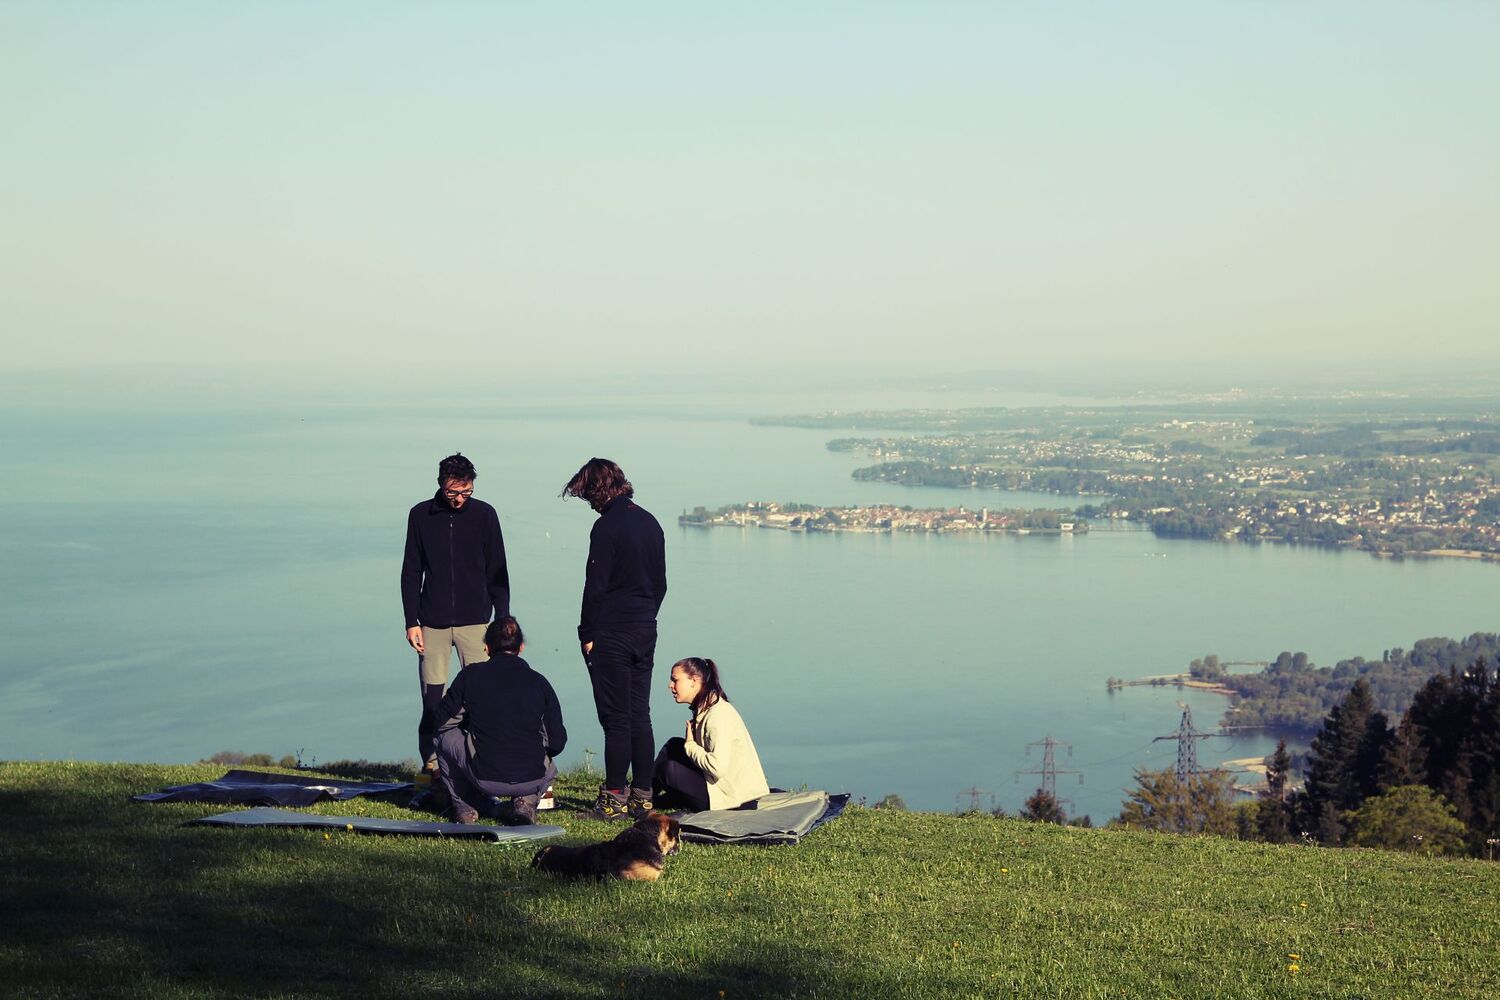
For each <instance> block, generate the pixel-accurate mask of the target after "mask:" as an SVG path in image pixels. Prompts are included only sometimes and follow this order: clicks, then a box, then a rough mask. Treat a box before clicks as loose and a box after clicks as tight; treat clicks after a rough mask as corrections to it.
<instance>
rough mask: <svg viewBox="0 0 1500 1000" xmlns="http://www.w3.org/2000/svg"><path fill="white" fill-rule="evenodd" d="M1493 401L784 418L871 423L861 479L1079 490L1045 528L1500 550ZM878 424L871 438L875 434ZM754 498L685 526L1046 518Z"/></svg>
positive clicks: (1002, 527) (851, 426)
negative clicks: (1100, 525) (1112, 527)
mask: <svg viewBox="0 0 1500 1000" xmlns="http://www.w3.org/2000/svg"><path fill="white" fill-rule="evenodd" d="M1496 405H1497V404H1496V402H1495V401H1494V400H1492V399H1491V400H1485V399H1475V400H1451V399H1450V400H1440V401H1433V400H1430V399H1429V400H1426V401H1423V400H1417V399H1407V398H1403V397H1401V396H1399V395H1391V394H1369V395H1359V394H1342V395H1340V396H1338V397H1333V398H1300V397H1299V398H1277V397H1269V398H1268V397H1258V398H1251V397H1249V396H1242V395H1237V394H1235V393H1227V394H1223V395H1220V396H1216V397H1211V398H1203V399H1197V400H1193V401H1189V402H1183V403H1177V404H1173V405H1157V406H1115V407H1088V408H1058V407H1053V408H1031V409H1026V408H1019V409H1010V408H1003V407H994V408H977V409H960V410H899V411H864V412H858V413H851V412H842V413H841V412H828V413H820V414H810V415H801V416H786V417H776V418H768V419H764V420H760V421H757V422H758V423H763V424H768V425H778V426H792V427H804V428H821V429H828V430H830V431H836V430H843V431H846V432H847V431H849V430H856V431H861V432H865V433H864V434H862V435H861V436H857V437H855V436H842V437H836V438H833V439H832V440H830V441H828V442H827V447H828V448H829V449H830V450H831V451H835V452H848V453H853V454H858V455H862V456H865V457H866V458H867V459H868V464H865V465H861V466H859V467H858V468H856V469H854V470H853V473H852V475H853V477H854V478H855V479H856V480H862V481H875V482H889V483H899V484H902V485H906V486H911V487H917V488H920V487H925V486H938V487H946V488H971V489H973V490H975V492H976V493H977V494H982V493H983V492H984V491H987V490H1006V491H1030V492H1040V493H1049V494H1053V495H1055V496H1059V497H1075V498H1077V503H1076V505H1075V506H1073V507H1071V508H1070V509H1067V510H1063V511H1061V512H1053V514H1054V515H1055V516H1054V517H1052V518H1051V519H1049V520H1048V521H1047V523H1046V524H1045V527H1044V528H1043V530H1053V531H1059V532H1060V531H1063V530H1065V529H1063V528H1062V525H1063V524H1070V525H1071V527H1070V528H1068V529H1066V530H1068V531H1071V532H1073V533H1077V532H1080V531H1082V530H1085V529H1086V527H1087V524H1088V522H1089V521H1091V520H1093V521H1096V522H1098V521H1109V522H1111V523H1115V524H1118V525H1121V526H1123V525H1126V524H1137V525H1140V526H1142V527H1143V528H1147V529H1149V530H1151V531H1153V532H1155V533H1156V534H1157V535H1159V536H1163V537H1181V538H1200V539H1211V540H1218V541H1237V542H1250V543H1259V542H1279V543H1288V544H1313V545H1327V546H1340V547H1347V548H1353V549H1359V550H1363V551H1367V552H1370V553H1372V554H1375V555H1377V556H1383V557H1406V556H1449V557H1463V558H1471V559H1485V560H1500V415H1497V409H1496ZM870 432H874V433H870ZM771 506H772V505H763V504H751V505H746V506H745V507H740V508H726V509H724V510H721V511H718V512H715V513H713V514H708V513H707V512H694V514H691V515H686V514H685V515H684V519H683V523H684V524H700V523H701V524H746V523H752V522H753V523H755V524H756V525H757V526H762V527H783V528H801V529H804V530H859V531H888V530H918V531H933V530H938V531H987V530H988V531H997V530H998V531H1023V530H1035V529H1036V528H1037V527H1039V526H1040V525H1038V524H1034V523H1028V522H1027V518H1028V517H1029V518H1031V519H1032V521H1038V520H1039V519H1040V518H1041V515H1042V512H1037V511H1032V512H1029V513H1025V514H1023V513H1020V512H1015V511H1004V512H997V511H994V510H989V509H986V508H985V506H984V504H983V501H982V500H976V502H975V503H974V504H972V505H970V506H968V507H964V508H958V509H956V510H947V511H933V510H919V509H909V508H901V507H890V506H879V507H869V508H863V507H861V508H844V509H825V508H806V509H803V508H801V507H797V506H796V505H788V506H782V507H778V508H777V509H774V510H773V509H771Z"/></svg>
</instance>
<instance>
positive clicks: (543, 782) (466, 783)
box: [437, 728, 557, 812]
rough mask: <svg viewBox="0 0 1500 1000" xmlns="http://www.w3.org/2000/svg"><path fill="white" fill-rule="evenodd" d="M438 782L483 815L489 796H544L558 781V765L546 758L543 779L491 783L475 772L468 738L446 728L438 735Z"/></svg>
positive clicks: (454, 799)
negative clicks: (554, 782)
mask: <svg viewBox="0 0 1500 1000" xmlns="http://www.w3.org/2000/svg"><path fill="white" fill-rule="evenodd" d="M437 751H438V780H439V781H440V782H442V784H443V790H444V791H446V792H447V793H448V797H449V798H451V799H452V800H453V801H454V802H467V803H468V804H469V805H470V806H471V807H472V808H473V809H474V810H475V811H477V812H483V811H484V810H483V809H481V808H480V807H481V806H484V805H487V804H488V803H487V802H486V801H485V800H486V799H488V798H489V797H490V796H494V797H496V798H501V799H504V798H519V797H522V796H536V795H541V794H542V793H543V792H545V791H546V790H547V786H548V785H550V784H552V782H553V781H554V780H556V778H557V765H556V764H554V763H552V758H551V757H543V758H542V762H543V763H544V764H545V765H546V770H545V771H544V772H543V774H542V776H541V777H540V778H535V779H533V780H531V781H518V782H507V781H491V780H489V779H488V778H481V777H479V776H478V775H476V774H475V773H474V768H473V759H472V758H471V757H470V755H469V739H468V735H467V734H466V733H465V732H464V731H463V730H462V729H457V728H455V729H446V730H443V731H442V732H440V733H438V738H437Z"/></svg>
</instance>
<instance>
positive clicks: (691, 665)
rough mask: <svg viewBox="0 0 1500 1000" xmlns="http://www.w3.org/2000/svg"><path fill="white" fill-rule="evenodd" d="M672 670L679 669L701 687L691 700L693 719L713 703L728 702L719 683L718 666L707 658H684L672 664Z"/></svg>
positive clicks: (722, 686) (727, 696)
mask: <svg viewBox="0 0 1500 1000" xmlns="http://www.w3.org/2000/svg"><path fill="white" fill-rule="evenodd" d="M672 669H673V670H679V669H680V670H681V671H682V672H683V673H685V674H687V675H688V676H689V677H692V678H693V679H694V680H696V681H698V682H700V683H701V684H702V685H703V686H702V687H701V688H700V689H699V691H698V696H697V697H696V698H694V699H693V715H694V716H695V717H696V716H698V715H701V714H702V713H703V712H705V711H707V710H708V708H709V707H710V706H711V705H713V704H714V703H715V702H719V701H728V700H729V695H727V694H725V693H724V685H723V684H721V683H719V666H718V664H716V663H714V661H713V660H710V659H709V658H708V657H706V656H689V657H685V658H684V659H681V660H678V661H677V662H676V663H674V664H672Z"/></svg>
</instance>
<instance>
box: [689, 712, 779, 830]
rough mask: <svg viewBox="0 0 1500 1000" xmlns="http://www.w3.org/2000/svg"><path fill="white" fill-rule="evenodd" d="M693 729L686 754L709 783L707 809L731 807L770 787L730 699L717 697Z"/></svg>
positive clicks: (758, 795)
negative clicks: (718, 698)
mask: <svg viewBox="0 0 1500 1000" xmlns="http://www.w3.org/2000/svg"><path fill="white" fill-rule="evenodd" d="M692 732H693V738H692V739H691V740H688V741H687V743H686V750H687V755H688V759H689V760H691V761H692V762H693V763H694V764H697V765H698V768H699V770H701V771H702V772H703V777H704V778H705V779H706V780H707V782H708V807H709V808H710V809H733V808H734V807H735V806H738V805H742V804H744V803H746V802H749V801H750V800H751V799H758V798H760V797H761V796H762V795H765V794H766V793H767V792H769V791H770V790H771V788H770V786H769V785H767V784H766V772H765V771H763V770H761V766H760V756H759V755H758V754H757V753H756V752H755V744H754V743H752V742H751V741H750V731H749V730H748V729H746V728H745V720H744V719H742V718H740V713H739V712H738V711H736V709H735V707H734V706H733V705H731V704H730V703H729V702H727V701H724V700H723V699H720V700H719V701H716V702H714V703H713V704H712V705H710V706H708V707H707V708H705V709H704V710H703V711H702V712H699V713H698V714H697V715H696V716H695V717H694V718H693V726H692Z"/></svg>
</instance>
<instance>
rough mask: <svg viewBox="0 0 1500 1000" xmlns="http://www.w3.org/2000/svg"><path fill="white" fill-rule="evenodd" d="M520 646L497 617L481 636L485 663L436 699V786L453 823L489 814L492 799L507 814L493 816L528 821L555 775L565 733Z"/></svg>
mask: <svg viewBox="0 0 1500 1000" xmlns="http://www.w3.org/2000/svg"><path fill="white" fill-rule="evenodd" d="M525 648H526V643H525V637H524V635H523V634H522V632H521V626H520V625H519V624H517V622H516V620H515V619H514V618H511V617H505V618H496V619H495V620H494V621H493V622H491V623H490V625H489V627H488V628H487V629H485V633H484V652H485V655H486V656H487V657H488V659H487V660H484V661H483V662H480V663H470V664H469V665H468V666H467V667H465V668H464V669H463V670H462V671H461V672H460V673H459V675H458V677H457V678H456V679H455V680H454V681H453V684H452V686H451V687H449V688H448V693H447V694H445V695H444V696H443V701H442V704H441V706H440V707H439V710H438V719H439V720H440V724H439V727H438V738H437V752H438V780H440V781H441V782H442V784H443V788H444V790H445V791H447V793H448V796H449V798H450V799H451V800H452V803H453V818H454V819H455V820H456V821H457V822H459V823H472V822H474V821H475V820H476V819H478V818H479V813H480V812H481V811H483V812H485V813H489V814H492V815H493V814H495V813H494V808H493V807H494V800H495V799H504V798H509V799H510V800H511V802H510V811H509V814H508V815H506V814H504V813H503V812H502V813H501V814H500V816H499V818H502V819H504V820H506V821H507V822H513V823H518V824H526V823H535V822H536V806H537V801H538V799H539V798H540V796H541V794H542V792H543V791H545V790H546V788H547V786H548V785H549V784H551V783H552V781H553V779H554V778H556V777H557V767H556V766H555V765H554V764H553V763H552V761H553V758H555V757H556V756H557V755H558V754H560V753H562V751H563V747H564V745H566V743H567V741H568V733H567V730H566V729H564V728H563V718H562V709H561V708H560V707H559V706H558V704H557V695H556V694H555V693H554V692H553V690H552V685H551V684H550V683H548V681H547V678H545V677H543V676H542V675H541V674H539V673H537V672H536V671H535V670H533V669H531V666H530V664H528V663H527V662H526V661H525V660H523V659H521V651H522V650H523V649H525Z"/></svg>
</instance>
